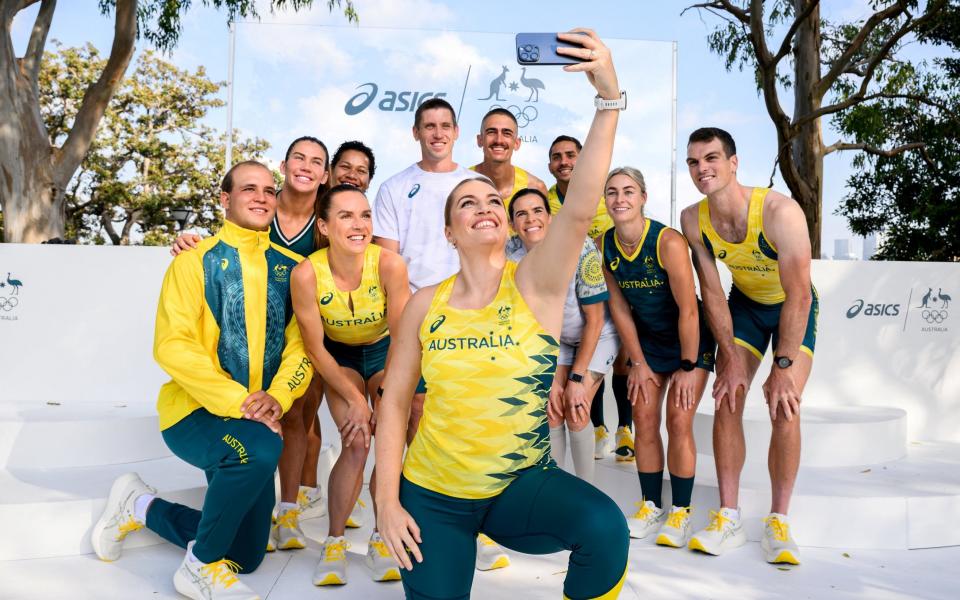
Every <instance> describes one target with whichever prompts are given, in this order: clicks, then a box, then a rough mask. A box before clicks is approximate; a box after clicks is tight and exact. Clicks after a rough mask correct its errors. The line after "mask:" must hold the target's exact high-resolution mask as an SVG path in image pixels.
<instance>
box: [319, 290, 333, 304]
mask: <svg viewBox="0 0 960 600" xmlns="http://www.w3.org/2000/svg"><path fill="white" fill-rule="evenodd" d="M331 300H333V292H327V293H326V294H324V296H323V298H320V304H322V305H324V306H326V305H328V304H330V301H331Z"/></svg>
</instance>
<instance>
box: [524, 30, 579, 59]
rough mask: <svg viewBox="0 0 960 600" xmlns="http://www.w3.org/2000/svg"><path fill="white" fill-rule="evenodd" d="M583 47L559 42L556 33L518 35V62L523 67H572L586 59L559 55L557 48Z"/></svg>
mask: <svg viewBox="0 0 960 600" xmlns="http://www.w3.org/2000/svg"><path fill="white" fill-rule="evenodd" d="M582 47H583V46H580V45H579V44H575V43H570V42H563V41H560V40H558V39H557V34H556V33H518V34H517V62H518V63H520V64H521V65H572V64H576V63H580V62H585V61H586V59H583V58H574V57H572V56H565V55H562V54H557V48H582Z"/></svg>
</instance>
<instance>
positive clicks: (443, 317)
mask: <svg viewBox="0 0 960 600" xmlns="http://www.w3.org/2000/svg"><path fill="white" fill-rule="evenodd" d="M446 320H447V315H440V316H439V317H437V320H436V321H434V322H433V323H431V324H430V333H433V332H434V331H436V330H437V329H440V326H441V325H443V322H444V321H446Z"/></svg>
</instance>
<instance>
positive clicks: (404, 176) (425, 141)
mask: <svg viewBox="0 0 960 600" xmlns="http://www.w3.org/2000/svg"><path fill="white" fill-rule="evenodd" d="M459 136H460V128H459V127H458V126H457V115H456V112H455V111H454V110H453V107H452V106H450V104H449V103H448V102H447V101H446V100H444V99H442V98H431V99H430V100H427V101H426V102H424V103H423V104H421V105H420V106H419V107H418V108H417V112H416V114H415V116H414V121H413V139H415V140H416V141H418V142H420V162H416V163H414V164H412V165H410V166H409V167H407V168H406V169H404V170H403V171H400V172H399V173H397V174H396V175H394V176H393V177H391V178H390V179H387V180H386V181H384V182H383V184H382V185H381V186H380V191H378V192H377V199H376V200H375V201H374V205H373V235H374V242H375V243H377V244H379V245H380V246H383V247H384V248H389V249H390V250H393V251H394V252H397V253H399V254H400V256H402V257H403V260H405V261H406V263H407V272H408V274H409V276H410V289H411V291H414V292H416V291H417V290H419V289H420V288H422V287H426V286H428V285H434V284H437V283H440V282H441V281H443V280H444V279H446V278H447V277H450V276H451V275H453V274H454V273H456V272H457V271H459V270H460V258H459V256H457V251H456V250H455V249H454V248H453V246H451V245H450V243H449V242H447V238H446V236H445V235H444V234H443V228H444V222H443V207H444V205H445V204H446V202H447V196H449V195H450V191H451V190H452V189H453V188H454V187H455V186H456V185H457V184H458V183H460V182H461V181H463V180H464V179H470V178H472V177H477V173H474V172H473V171H470V170H467V169H465V168H463V167H461V166H460V165H458V164H457V163H455V162H453V144H454V142H456V141H457V138H458V137H459ZM425 393H426V386H425V385H424V381H423V379H421V380H420V384H419V385H418V386H417V392H416V394H415V395H414V397H413V403H412V405H411V407H410V423H409V425H408V427H407V442H408V443H409V442H410V441H412V440H413V436H414V435H415V434H416V432H417V427H418V426H419V425H420V416H421V415H422V414H423V401H424V397H425ZM509 564H510V558H509V557H508V556H507V554H506V553H505V552H504V550H503V548H501V547H500V546H498V545H497V544H496V543H495V542H494V541H493V540H491V539H490V538H489V537H487V536H485V535H483V534H481V535H480V536H479V537H478V538H477V568H478V569H480V570H481V571H487V570H490V569H497V568H500V567H505V566H507V565H509Z"/></svg>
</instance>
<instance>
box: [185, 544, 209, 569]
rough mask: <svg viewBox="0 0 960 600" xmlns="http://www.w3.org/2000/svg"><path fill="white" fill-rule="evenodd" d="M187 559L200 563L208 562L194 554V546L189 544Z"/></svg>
mask: <svg viewBox="0 0 960 600" xmlns="http://www.w3.org/2000/svg"><path fill="white" fill-rule="evenodd" d="M187 560H189V561H190V562H192V563H200V564H201V565H203V564H206V563H205V562H203V561H202V560H200V559H199V558H197V557H196V556H194V554H193V546H187Z"/></svg>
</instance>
